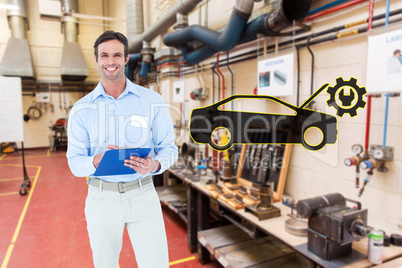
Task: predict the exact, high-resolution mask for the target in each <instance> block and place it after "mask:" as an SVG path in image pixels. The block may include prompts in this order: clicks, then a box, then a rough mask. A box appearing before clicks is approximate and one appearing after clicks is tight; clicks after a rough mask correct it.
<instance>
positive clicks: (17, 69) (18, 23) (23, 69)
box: [0, 0, 35, 79]
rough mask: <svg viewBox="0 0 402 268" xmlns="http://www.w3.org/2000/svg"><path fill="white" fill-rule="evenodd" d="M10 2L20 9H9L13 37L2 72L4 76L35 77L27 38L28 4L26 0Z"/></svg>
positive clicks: (9, 41)
mask: <svg viewBox="0 0 402 268" xmlns="http://www.w3.org/2000/svg"><path fill="white" fill-rule="evenodd" d="M8 4H11V5H15V6H17V7H18V9H15V10H11V9H8V10H7V19H8V25H9V27H10V29H11V38H10V39H9V40H8V43H7V47H6V50H5V51H4V55H3V59H2V61H1V66H0V74H1V75H4V76H18V77H22V78H29V79H35V71H34V67H33V63H32V57H31V51H30V47H29V43H28V40H27V34H26V32H27V27H28V19H27V4H26V0H8Z"/></svg>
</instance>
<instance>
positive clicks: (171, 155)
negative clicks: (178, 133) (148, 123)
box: [152, 103, 178, 175]
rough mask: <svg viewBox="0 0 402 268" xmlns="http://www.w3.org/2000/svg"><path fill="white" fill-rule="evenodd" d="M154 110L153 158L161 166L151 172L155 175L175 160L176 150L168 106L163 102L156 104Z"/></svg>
mask: <svg viewBox="0 0 402 268" xmlns="http://www.w3.org/2000/svg"><path fill="white" fill-rule="evenodd" d="M154 111H155V117H154V120H153V123H152V133H153V137H152V138H153V143H154V144H155V152H156V156H155V157H154V159H155V160H157V161H158V162H159V163H160V164H161V168H160V169H159V170H158V171H156V172H154V173H152V174H153V175H156V174H161V173H163V172H164V171H165V170H166V169H168V168H169V167H170V166H172V165H173V164H174V163H175V162H176V160H177V155H178V150H177V146H176V144H175V142H174V140H175V135H174V130H173V121H172V117H171V116H170V112H169V109H168V106H167V105H166V104H165V103H163V104H160V105H157V106H156V107H155V108H154Z"/></svg>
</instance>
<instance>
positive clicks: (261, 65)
mask: <svg viewBox="0 0 402 268" xmlns="http://www.w3.org/2000/svg"><path fill="white" fill-rule="evenodd" d="M294 58H295V56H294V53H293V52H292V53H288V54H285V55H282V56H277V57H274V58H269V59H264V60H260V61H259V62H258V77H257V79H258V95H269V96H276V97H278V96H289V95H293V89H294V66H295V65H294Z"/></svg>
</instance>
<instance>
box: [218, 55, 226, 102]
mask: <svg viewBox="0 0 402 268" xmlns="http://www.w3.org/2000/svg"><path fill="white" fill-rule="evenodd" d="M220 53H221V52H218V53H217V54H216V71H217V72H218V74H219V75H220V76H221V77H222V100H223V99H225V76H223V74H222V73H221V71H220V70H219V54H220ZM222 110H225V104H224V105H223V106H222Z"/></svg>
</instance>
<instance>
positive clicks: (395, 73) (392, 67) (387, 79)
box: [366, 30, 402, 93]
mask: <svg viewBox="0 0 402 268" xmlns="http://www.w3.org/2000/svg"><path fill="white" fill-rule="evenodd" d="M401 79H402V30H396V31H392V32H387V33H383V34H378V35H375V36H370V37H369V39H368V55H367V81H366V82H367V83H366V89H367V91H368V92H369V93H381V92H395V91H402V83H401V81H402V80H401Z"/></svg>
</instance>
